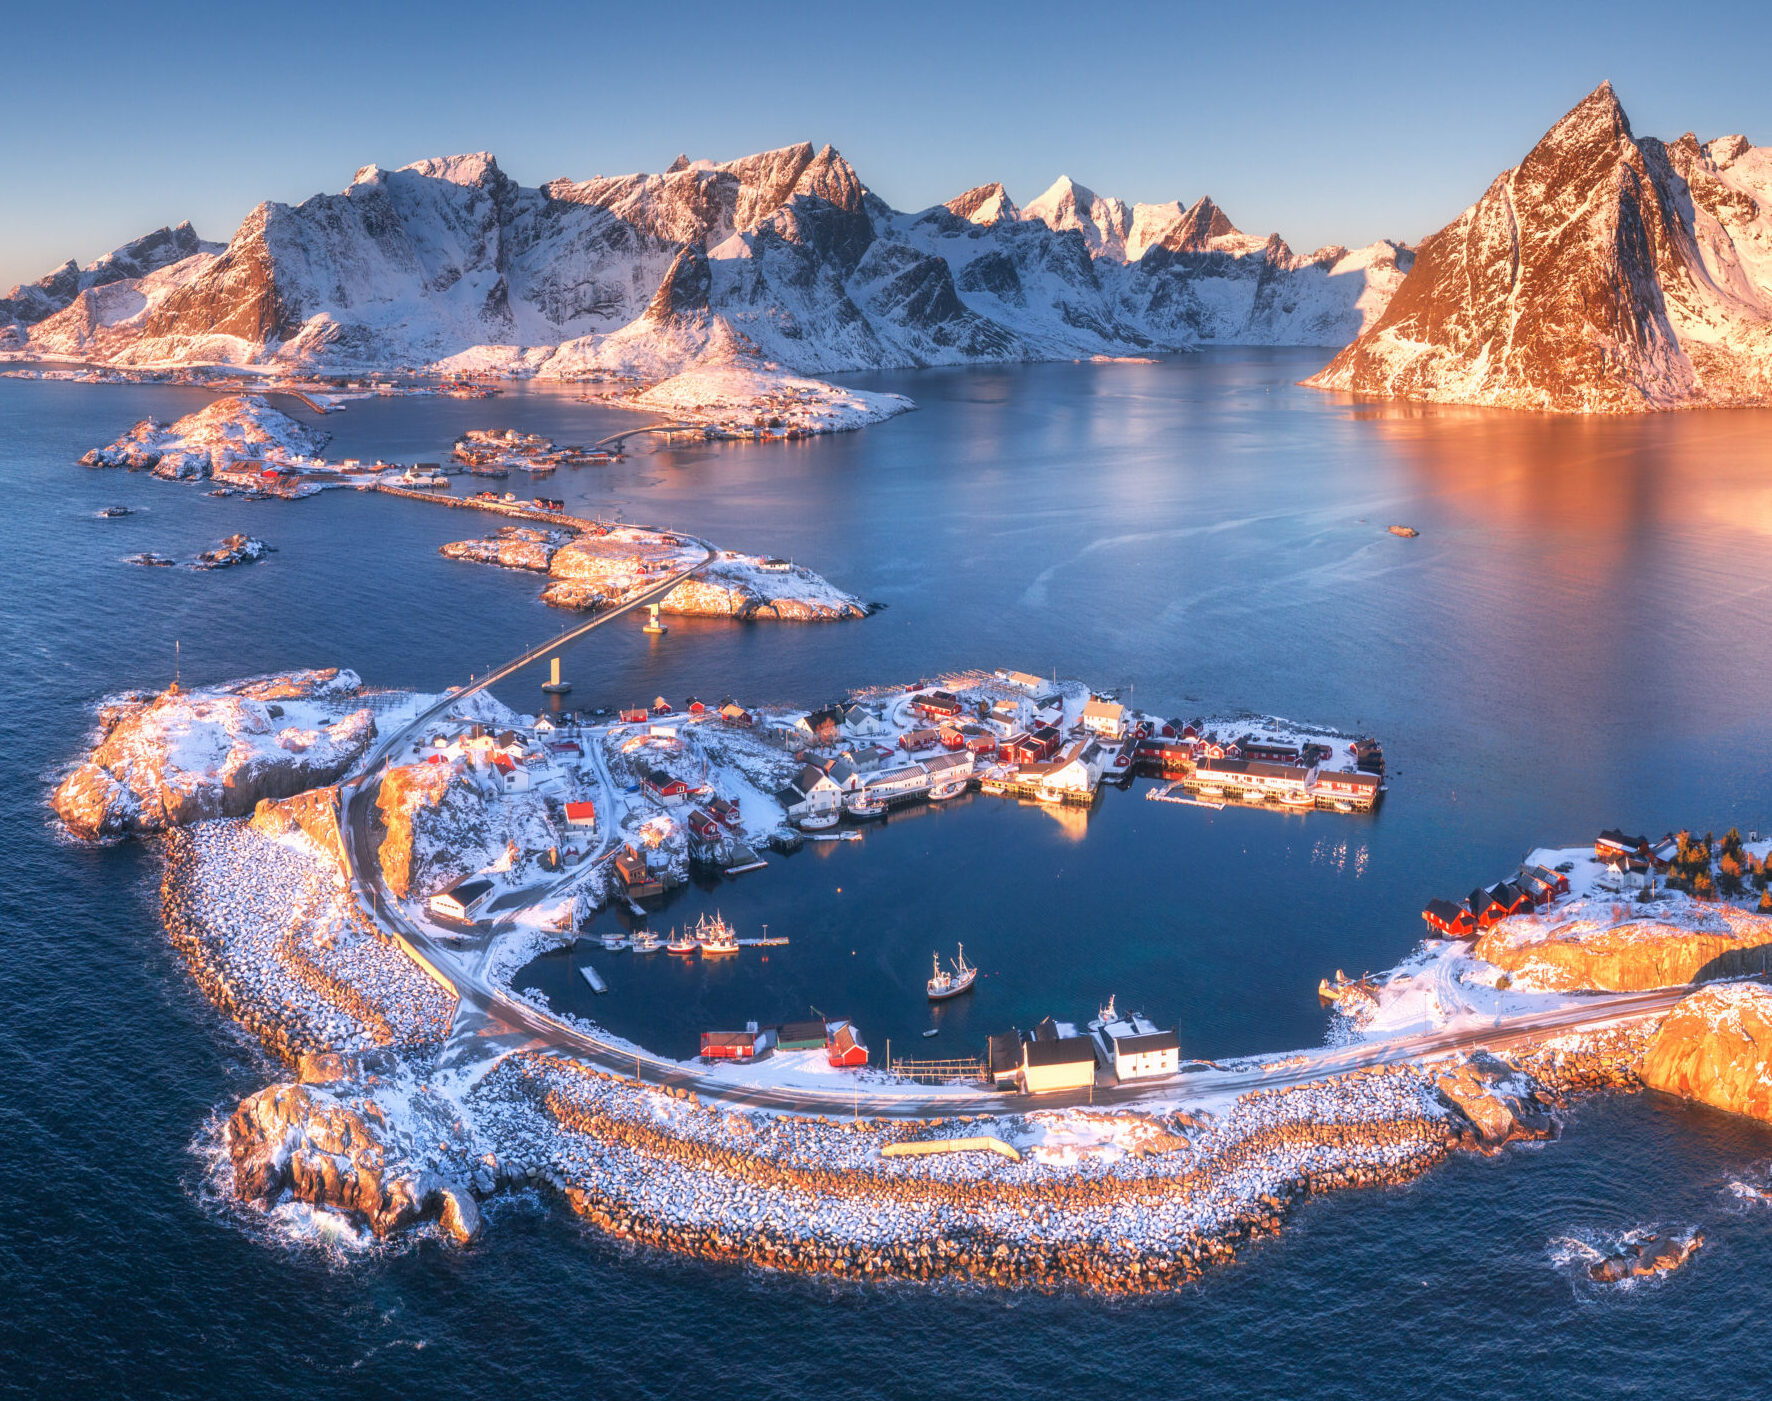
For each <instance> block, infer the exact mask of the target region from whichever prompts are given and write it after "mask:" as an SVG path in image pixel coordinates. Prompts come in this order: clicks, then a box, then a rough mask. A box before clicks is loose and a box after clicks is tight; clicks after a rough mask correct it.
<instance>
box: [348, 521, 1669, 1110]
mask: <svg viewBox="0 0 1772 1401" xmlns="http://www.w3.org/2000/svg"><path fill="white" fill-rule="evenodd" d="M661 533H663V534H671V535H672V537H673V538H675V539H676V540H678V541H679V542H680V543H683V544H686V545H693V546H697V547H699V548H701V549H702V550H703V551H704V553H703V557H702V558H701V559H700V560H698V561H697V562H696V563H695V564H693V565H690V566H687V567H686V568H684V569H681V570H678V571H676V572H675V573H673V574H671V575H669V576H668V577H667V578H665V579H663V580H661V581H660V582H659V583H657V584H655V585H653V586H651V587H649V588H647V589H645V590H644V591H642V592H641V593H639V594H637V595H635V596H634V597H633V598H632V599H629V600H628V601H627V602H625V603H623V604H621V605H620V606H618V607H616V608H614V609H611V610H610V611H609V612H607V613H601V614H598V615H597V616H596V617H595V618H593V619H591V620H590V621H589V622H587V623H585V624H583V625H582V626H580V627H576V628H571V629H568V630H567V631H566V632H563V633H561V634H560V635H559V636H558V637H556V638H553V639H551V640H550V641H548V642H547V643H544V644H543V645H541V646H538V647H532V648H531V649H530V650H528V651H527V652H525V653H523V655H522V656H520V657H517V658H515V659H514V660H512V661H510V662H507V663H506V664H505V665H504V666H501V667H499V668H498V669H497V670H496V671H492V672H488V673H487V674H486V675H485V676H482V677H478V678H476V679H475V681H474V682H473V683H472V684H471V685H469V686H466V687H463V688H462V689H460V690H457V691H451V692H449V693H447V694H446V695H444V696H443V697H442V698H441V699H439V700H438V701H437V702H436V703H434V704H433V705H431V706H429V707H427V708H426V709H425V710H423V711H421V712H419V713H418V714H417V715H416V716H414V717H413V719H412V720H411V721H410V722H408V723H407V724H406V725H405V726H403V727H402V728H401V729H400V730H398V731H396V732H395V733H393V734H391V735H389V736H387V737H386V738H385V739H383V740H382V741H380V742H379V743H378V744H377V745H376V746H375V748H374V749H373V750H371V751H370V753H369V755H368V757H367V759H366V761H365V764H364V767H363V770H362V771H361V772H360V773H359V774H358V775H357V776H356V777H355V778H351V779H347V780H345V781H344V782H343V783H341V784H340V785H339V791H340V807H341V812H340V826H341V828H342V830H343V832H344V834H345V842H344V848H345V853H346V859H347V863H348V865H349V867H350V870H349V873H348V874H349V879H350V881H351V885H352V888H353V890H354V891H355V893H356V896H357V900H358V903H359V905H360V906H361V907H362V910H363V913H364V914H365V915H366V916H367V917H368V918H370V919H371V920H373V921H374V922H375V923H376V924H377V925H378V926H379V927H380V928H381V929H382V930H384V931H385V932H386V933H387V934H388V935H390V936H391V937H392V938H393V939H394V940H395V941H396V942H398V943H399V944H400V945H401V946H402V947H404V948H405V949H406V951H407V952H408V953H409V954H411V955H412V956H413V957H414V958H415V959H416V960H417V961H418V962H419V963H420V964H422V965H424V966H426V967H428V968H430V969H431V970H433V972H434V973H435V974H436V976H437V977H439V978H440V979H441V980H443V981H445V982H447V983H448V984H449V985H450V986H451V987H452V988H453V989H454V991H455V994H456V996H457V998H458V999H459V1001H460V1003H461V1004H462V1006H464V1007H469V1008H473V1009H474V1010H476V1011H478V1012H480V1013H481V1014H483V1015H484V1016H486V1017H487V1018H489V1019H491V1020H493V1021H496V1022H499V1023H502V1024H503V1025H504V1026H505V1027H507V1028H509V1029H510V1030H512V1031H514V1032H519V1033H521V1034H523V1035H524V1036H526V1037H528V1038H530V1042H531V1044H533V1045H536V1046H537V1047H541V1048H546V1049H548V1050H550V1051H552V1052H555V1053H558V1054H564V1055H567V1056H570V1057H573V1058H575V1059H577V1060H580V1061H582V1062H584V1063H586V1064H588V1065H592V1066H595V1067H597V1068H598V1069H602V1070H607V1071H611V1072H613V1073H616V1074H621V1075H639V1076H640V1077H641V1078H643V1079H646V1080H647V1081H649V1082H652V1083H657V1084H662V1085H668V1086H671V1087H673V1088H677V1089H683V1090H691V1091H693V1092H694V1093H696V1094H697V1095H699V1096H700V1097H702V1098H703V1099H707V1100H715V1101H718V1102H721V1103H724V1104H728V1105H732V1106H734V1107H742V1106H752V1107H758V1108H769V1109H781V1110H791V1111H796V1112H801V1113H806V1112H821V1113H832V1112H837V1113H849V1112H856V1113H867V1114H870V1115H874V1116H883V1117H900V1118H923V1117H928V1116H930V1115H935V1114H959V1113H984V1112H991V1111H998V1112H1001V1111H1005V1110H1010V1109H1014V1108H1017V1107H1019V1106H1021V1105H1024V1104H1026V1103H1028V1101H1026V1100H1024V1099H1022V1098H1021V1097H1020V1096H1016V1095H1010V1094H1005V1093H1003V1092H999V1091H996V1090H991V1089H986V1088H984V1087H982V1086H956V1085H947V1086H920V1087H919V1088H918V1090H917V1091H915V1092H912V1091H894V1092H889V1093H878V1092H866V1093H864V1092H862V1091H861V1089H860V1087H859V1085H852V1086H851V1087H849V1088H841V1087H838V1086H832V1087H831V1088H829V1089H825V1088H811V1087H801V1086H772V1085H767V1084H746V1083H743V1082H738V1081H733V1080H729V1079H727V1078H725V1077H720V1076H714V1075H710V1074H707V1073H705V1072H702V1071H700V1070H698V1069H696V1068H694V1067H691V1066H685V1065H684V1064H682V1063H681V1062H679V1061H673V1060H666V1059H664V1058H662V1057H659V1056H655V1055H653V1054H651V1053H650V1052H647V1051H645V1050H637V1049H635V1048H633V1047H631V1046H629V1045H627V1044H625V1043H622V1042H618V1041H613V1040H610V1039H608V1038H605V1037H601V1036H598V1035H596V1034H594V1033H592V1032H588V1031H586V1030H584V1029H583V1028H582V1027H578V1026H573V1025H570V1024H568V1023H566V1022H563V1021H560V1020H558V1019H557V1018H555V1017H552V1016H550V1015H548V1014H546V1013H544V1012H541V1011H538V1010H537V1009H536V1008H534V1007H532V1006H530V1005H529V1004H528V1003H527V1002H524V1001H522V1000H520V999H518V998H515V997H513V996H511V995H510V994H509V993H507V992H505V991H504V990H503V989H501V988H499V987H496V986H494V985H493V984H492V983H490V982H489V981H488V980H487V979H486V978H485V976H484V974H483V973H482V971H481V970H480V968H479V967H478V966H477V965H478V963H479V961H480V960H477V959H475V960H471V961H470V959H469V958H468V957H465V956H464V951H462V950H460V949H457V948H454V947H452V946H450V945H448V944H445V943H443V942H441V941H439V940H438V939H436V938H434V937H432V936H431V935H430V934H429V933H427V932H426V931H425V930H424V929H423V928H421V927H419V926H418V925H416V924H414V923H413V922H412V921H411V920H409V919H407V918H406V916H405V915H404V914H403V913H402V912H401V910H400V907H399V904H398V902H396V901H395V900H393V899H392V898H391V897H390V896H389V894H388V891H387V889H386V887H385V886H384V884H383V882H382V876H381V863H380V861H379V859H378V858H377V856H376V852H375V843H374V841H373V839H372V837H371V831H370V814H371V812H372V811H373V809H374V807H375V795H376V792H377V790H378V789H379V787H380V783H381V770H382V769H383V767H384V765H385V764H386V762H387V760H388V759H389V758H390V757H391V756H392V755H393V753H394V752H395V751H396V750H397V749H399V748H400V746H401V745H403V744H405V743H407V742H408V740H409V739H410V737H411V736H412V735H413V734H414V733H415V732H416V731H418V730H419V729H420V728H422V727H423V726H424V725H426V724H427V723H429V722H430V721H431V720H433V719H435V718H436V717H437V716H439V715H441V714H443V713H445V712H446V711H448V710H449V708H450V707H451V706H454V705H456V704H458V703H459V702H461V701H462V700H464V699H465V698H466V697H468V696H471V695H474V694H476V693H478V692H480V691H484V690H485V689H487V688H488V687H489V686H493V685H496V684H497V683H498V682H499V681H502V680H504V679H505V678H506V677H508V676H511V675H512V674H514V673H516V672H518V671H521V670H522V669H523V668H525V667H527V666H530V665H533V664H534V663H535V662H537V661H540V660H541V659H542V658H543V657H545V656H547V655H548V654H549V653H551V652H553V651H554V650H555V649H557V648H559V647H561V646H564V645H565V644H567V643H569V642H573V641H576V640H577V639H578V638H580V637H583V636H585V635H586V634H587V633H590V632H592V631H593V630H595V629H596V628H599V627H602V626H604V625H605V624H608V623H612V622H614V621H615V620H616V619H617V618H619V617H621V616H622V615H623V614H625V613H628V612H630V611H631V610H632V609H635V608H638V607H642V606H644V605H645V604H647V603H650V602H652V601H653V600H655V599H657V598H660V597H662V596H663V595H664V594H666V593H668V592H669V591H670V590H671V589H673V588H675V587H676V586H677V584H679V583H681V582H682V581H683V580H684V579H686V578H688V577H690V576H691V575H693V574H694V573H696V572H697V571H698V570H700V569H702V568H704V567H705V566H706V565H707V564H708V563H709V562H710V561H711V560H712V559H713V558H714V557H715V555H716V553H717V551H716V550H715V548H714V547H713V546H712V545H709V544H708V543H707V542H706V541H705V540H699V539H696V538H694V537H691V536H684V535H678V534H675V533H674V532H661ZM1689 991H1690V989H1689V988H1685V987H1679V988H1669V989H1663V990H1660V991H1656V992H1646V993H1618V994H1609V993H1596V994H1593V995H1592V996H1590V997H1584V998H1583V999H1581V1001H1580V1002H1579V1003H1577V1004H1575V1005H1571V1006H1566V1007H1559V1008H1554V1009H1551V1010H1549V1011H1544V1012H1534V1013H1528V1014H1525V1015H1522V1016H1517V1017H1512V1018H1509V1019H1507V1020H1505V1021H1501V1020H1497V1021H1494V1022H1490V1021H1488V1020H1487V1019H1484V1020H1482V1021H1480V1022H1477V1021H1467V1022H1466V1023H1465V1024H1464V1025H1461V1026H1457V1027H1451V1028H1447V1029H1446V1030H1443V1031H1437V1032H1432V1033H1427V1034H1423V1035H1418V1036H1404V1037H1395V1038H1392V1039H1389V1040H1384V1041H1367V1042H1360V1043H1357V1044H1355V1045H1352V1046H1345V1047H1325V1048H1319V1049H1312V1050H1307V1051H1300V1052H1296V1053H1293V1054H1291V1055H1289V1056H1287V1057H1286V1058H1285V1059H1283V1060H1277V1061H1276V1060H1269V1061H1266V1062H1265V1063H1263V1064H1257V1065H1249V1064H1247V1063H1245V1064H1242V1065H1238V1066H1235V1067H1232V1068H1222V1067H1218V1066H1213V1067H1210V1068H1208V1069H1205V1070H1201V1071H1196V1072H1191V1073H1188V1074H1186V1075H1183V1076H1182V1077H1180V1080H1179V1081H1177V1080H1173V1079H1172V1080H1167V1081H1159V1082H1155V1083H1144V1084H1131V1085H1120V1086H1112V1087H1108V1088H1103V1089H1098V1090H1095V1091H1093V1092H1076V1093H1071V1094H1056V1095H1046V1096H1042V1097H1041V1098H1040V1100H1039V1104H1040V1105H1041V1107H1045V1108H1063V1107H1065V1106H1068V1105H1081V1104H1084V1103H1092V1104H1104V1105H1132V1104H1137V1103H1139V1102H1142V1101H1152V1100H1170V1101H1173V1100H1174V1099H1176V1098H1177V1096H1178V1092H1183V1091H1196V1092H1198V1097H1199V1098H1205V1097H1208V1096H1218V1095H1238V1094H1243V1093H1245V1092H1247V1091H1249V1090H1254V1089H1275V1088H1281V1087H1286V1086H1292V1085H1300V1084H1306V1083H1308V1082H1310V1081H1313V1080H1323V1079H1328V1078H1331V1077H1333V1076H1336V1075H1340V1074H1345V1073H1346V1072H1348V1071H1350V1070H1356V1069H1361V1068H1364V1067H1370V1066H1382V1065H1394V1064H1397V1063H1399V1062H1404V1061H1416V1060H1422V1059H1430V1058H1433V1057H1437V1056H1443V1055H1449V1054H1452V1053H1455V1052H1460V1051H1471V1050H1479V1049H1488V1050H1501V1049H1506V1048H1508V1047H1511V1046H1516V1045H1520V1044H1522V1043H1526V1042H1531V1041H1534V1040H1537V1039H1539V1038H1541V1037H1545V1036H1550V1035H1556V1034H1560V1033H1568V1032H1575V1031H1583V1030H1590V1029H1593V1028H1597V1027H1601V1026H1606V1025H1609V1024H1613V1023H1619V1022H1630V1021H1637V1020H1640V1019H1642V1018H1644V1017H1649V1016H1654V1015H1656V1014H1657V1013H1660V1012H1664V1011H1666V1010H1668V1009H1669V1008H1670V1007H1672V1006H1673V1005H1674V1004H1675V1003H1676V1002H1678V1001H1679V1000H1680V999H1681V998H1682V997H1684V996H1686V994H1687V993H1688V992H1689ZM458 1016H459V1012H458ZM1189 1097H1190V1098H1191V1097H1194V1096H1189Z"/></svg>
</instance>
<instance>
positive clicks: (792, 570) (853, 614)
mask: <svg viewBox="0 0 1772 1401" xmlns="http://www.w3.org/2000/svg"><path fill="white" fill-rule="evenodd" d="M438 553H439V554H441V555H443V557H444V558H445V559H459V560H467V561H469V562H471V563H475V564H492V565H497V566H499V567H501V568H504V569H525V570H530V571H532V572H535V573H539V574H545V575H547V576H548V583H547V586H546V587H545V588H544V589H543V590H542V594H541V599H542V602H543V603H546V604H548V605H550V606H551V607H554V608H567V609H572V610H574V611H578V612H595V611H596V610H598V609H600V608H604V607H608V606H611V605H614V604H618V603H620V602H622V600H623V599H624V598H626V597H627V596H628V595H630V594H632V593H634V592H635V591H637V590H639V589H642V588H645V587H647V586H648V585H649V584H650V583H652V582H653V580H654V578H655V576H657V575H659V574H662V573H666V572H668V571H669V570H671V569H675V568H681V567H683V566H684V565H686V564H688V563H689V562H690V561H691V560H692V559H693V558H695V557H696V556H694V555H691V554H690V553H688V552H687V551H686V550H685V548H684V547H683V546H682V545H681V544H680V543H679V542H678V541H676V540H675V539H674V538H673V537H670V536H667V535H663V534H660V533H659V532H656V531H649V530H645V529H643V528H641V527H638V526H616V527H613V528H610V527H605V526H601V525H596V524H590V523H584V524H583V525H582V526H581V527H580V528H571V527H566V528H562V527H555V526H537V525H506V526H500V527H498V528H497V529H495V530H494V531H493V532H492V533H491V534H490V535H488V536H484V537H481V538H479V539H472V540H452V541H449V542H448V543H446V544H444V545H441V546H439V547H438ZM658 610H659V612H661V613H669V614H672V615H675V616H679V617H697V618H742V619H759V618H774V619H779V620H783V621H791V622H832V621H836V620H838V619H843V618H865V617H867V616H868V614H869V613H870V612H872V611H873V609H872V608H870V607H869V606H868V605H867V604H864V603H863V602H862V601H861V600H860V599H859V598H856V597H855V596H854V595H852V594H848V593H845V592H843V591H842V590H841V589H839V588H837V587H836V586H835V585H833V584H832V583H831V582H830V581H829V580H827V579H825V578H824V577H823V576H821V575H819V574H815V573H814V572H813V571H812V570H810V569H807V568H805V567H803V566H801V565H796V564H794V563H792V562H791V561H788V560H779V559H770V558H767V557H764V556H760V555H745V554H739V553H738V552H736V551H733V550H722V551H721V552H720V553H719V555H718V556H717V557H716V558H715V559H714V560H713V561H712V562H710V563H709V564H708V565H707V566H706V567H705V568H703V569H702V570H701V571H700V572H699V573H698V574H697V575H696V576H695V577H694V578H692V579H685V580H684V581H683V582H682V583H680V584H678V585H677V586H676V588H674V589H672V590H671V591H670V592H669V593H667V594H666V595H665V596H664V597H663V598H662V599H660V600H659V603H658Z"/></svg>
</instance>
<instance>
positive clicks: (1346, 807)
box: [1335, 798, 1354, 812]
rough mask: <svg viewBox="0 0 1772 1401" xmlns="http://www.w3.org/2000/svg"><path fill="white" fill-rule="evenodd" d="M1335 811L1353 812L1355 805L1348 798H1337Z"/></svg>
mask: <svg viewBox="0 0 1772 1401" xmlns="http://www.w3.org/2000/svg"><path fill="white" fill-rule="evenodd" d="M1335 810H1336V811H1337V812H1352V811H1353V810H1354V805H1353V804H1352V803H1350V802H1349V801H1348V800H1347V799H1346V798H1337V799H1336V800H1335Z"/></svg>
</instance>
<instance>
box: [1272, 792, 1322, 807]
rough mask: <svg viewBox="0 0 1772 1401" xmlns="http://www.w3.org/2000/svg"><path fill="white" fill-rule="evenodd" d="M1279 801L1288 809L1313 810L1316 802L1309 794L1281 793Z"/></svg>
mask: <svg viewBox="0 0 1772 1401" xmlns="http://www.w3.org/2000/svg"><path fill="white" fill-rule="evenodd" d="M1280 801H1281V802H1282V803H1284V804H1285V805H1286V806H1287V807H1289V808H1314V807H1315V806H1316V805H1317V800H1316V799H1315V798H1314V797H1312V796H1311V795H1310V794H1309V793H1282V794H1281V795H1280Z"/></svg>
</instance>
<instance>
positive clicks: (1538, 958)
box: [1472, 899, 1772, 992]
mask: <svg viewBox="0 0 1772 1401" xmlns="http://www.w3.org/2000/svg"><path fill="white" fill-rule="evenodd" d="M1658 908H1659V907H1656V906H1639V905H1637V904H1635V903H1633V902H1630V901H1623V902H1613V901H1606V900H1598V899H1592V900H1585V901H1577V902H1575V903H1573V904H1570V905H1564V906H1560V907H1557V906H1553V907H1551V908H1550V909H1549V910H1548V911H1546V912H1545V913H1543V914H1534V915H1516V916H1514V917H1513V918H1511V919H1505V920H1502V921H1501V923H1499V924H1497V925H1496V926H1495V927H1494V928H1493V929H1490V930H1488V931H1487V932H1486V933H1485V934H1484V935H1483V936H1482V937H1481V938H1480V939H1478V940H1477V942H1476V944H1475V946H1474V948H1473V950H1472V951H1473V953H1474V954H1475V955H1476V957H1478V958H1481V959H1485V960H1487V961H1488V962H1490V963H1493V964H1495V965H1496V966H1497V967H1499V968H1503V969H1506V970H1507V972H1508V973H1509V974H1511V975H1512V976H1513V978H1514V981H1515V982H1516V984H1518V985H1519V986H1521V987H1525V988H1533V989H1537V990H1542V991H1547V992H1578V991H1597V992H1642V991H1647V990H1649V989H1651V988H1663V987H1677V986H1679V985H1680V984H1682V983H1690V982H1694V981H1697V980H1700V979H1703V978H1720V977H1726V976H1730V975H1734V974H1739V973H1747V972H1759V971H1761V970H1762V969H1763V968H1764V967H1765V966H1766V965H1767V963H1768V960H1772V919H1768V918H1767V917H1766V916H1764V915H1758V914H1754V913H1753V912H1752V911H1749V910H1741V909H1737V908H1735V907H1734V906H1730V905H1702V904H1698V903H1697V902H1694V901H1688V900H1678V901H1676V902H1674V903H1673V904H1672V905H1671V906H1669V907H1666V908H1665V909H1663V910H1662V912H1661V913H1659V914H1658V913H1657V912H1656V911H1657V909H1658Z"/></svg>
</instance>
